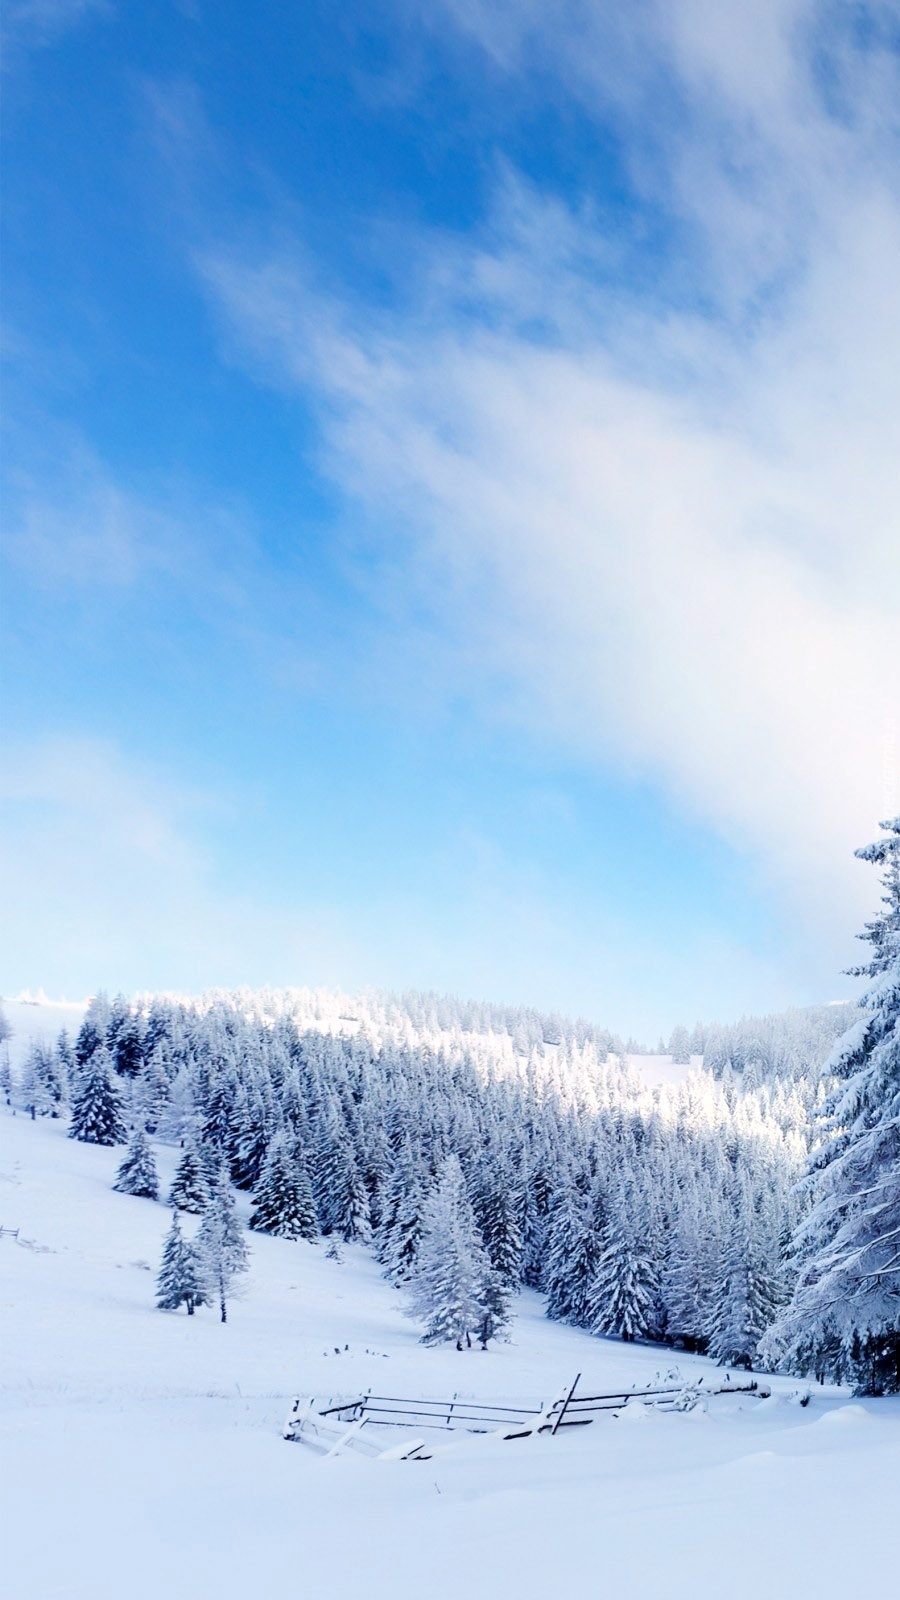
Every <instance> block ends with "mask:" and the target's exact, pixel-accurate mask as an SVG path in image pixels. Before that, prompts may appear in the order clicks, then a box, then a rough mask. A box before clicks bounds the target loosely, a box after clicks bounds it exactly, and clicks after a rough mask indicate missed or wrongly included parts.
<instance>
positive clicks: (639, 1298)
mask: <svg viewBox="0 0 900 1600" xmlns="http://www.w3.org/2000/svg"><path fill="white" fill-rule="evenodd" d="M657 1289H658V1285H657V1281H656V1273H655V1268H654V1262H653V1259H652V1256H651V1252H650V1250H649V1249H648V1247H647V1242H646V1234H645V1230H644V1229H642V1227H641V1218H640V1212H639V1209H638V1207H636V1203H635V1195H634V1191H633V1189H632V1187H631V1185H630V1184H627V1183H626V1184H623V1186H622V1188H621V1190H620V1193H619V1195H618V1197H617V1201H616V1204H615V1205H614V1206H613V1207H612V1208H611V1211H610V1214H609V1218H608V1221H607V1225H606V1228H605V1229H604V1235H603V1240H602V1246H601V1249H600V1252H599V1257H598V1260H597V1269H596V1272H595V1274H594V1279H593V1282H592V1283H591V1286H590V1289H589V1291H588V1295H587V1301H586V1307H585V1310H586V1322H587V1326H589V1328H590V1331H591V1333H597V1334H615V1335H616V1337H617V1338H619V1339H623V1340H625V1341H628V1340H631V1339H643V1338H647V1337H648V1335H649V1334H650V1332H651V1330H652V1327H653V1321H654V1314H655V1309H656V1299H657Z"/></svg>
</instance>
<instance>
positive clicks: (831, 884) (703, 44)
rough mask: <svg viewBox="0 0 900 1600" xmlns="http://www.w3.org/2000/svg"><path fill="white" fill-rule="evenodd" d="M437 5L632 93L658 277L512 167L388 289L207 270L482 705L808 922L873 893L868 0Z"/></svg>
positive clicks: (882, 413)
mask: <svg viewBox="0 0 900 1600" xmlns="http://www.w3.org/2000/svg"><path fill="white" fill-rule="evenodd" d="M451 9H453V10H454V12H455V15H456V18H457V21H458V22H459V23H461V24H462V25H463V26H465V27H466V28H467V29H468V30H469V32H470V33H471V34H472V35H473V36H475V37H477V38H478V40H479V42H480V45H481V46H482V47H483V48H484V49H485V50H489V51H490V52H491V54H492V57H493V59H494V62H495V64H497V65H498V67H499V69H500V70H502V71H515V72H519V73H527V72H528V71H529V70H530V68H531V63H532V62H533V60H534V58H535V56H536V55H537V54H538V52H539V51H540V52H543V57H544V62H545V70H546V62H547V61H550V62H551V63H555V70H556V71H557V72H558V74H559V77H560V81H561V82H562V83H563V84H564V86H565V88H566V90H567V91H569V92H571V93H573V94H579V95H581V96H582V97H588V96H589V94H591V93H593V94H595V95H596V96H597V101H598V108H599V110H600V113H601V114H602V115H604V116H606V117H613V118H614V119H618V125H619V126H620V127H621V128H622V129H623V131H625V132H627V133H628V134H629V135H631V134H633V133H634V130H635V128H636V127H637V125H638V123H641V124H643V121H644V119H645V118H646V117H647V113H648V109H649V104H650V97H651V95H652V94H653V93H654V92H656V91H657V89H658V90H659V92H660V93H661V94H662V95H663V99H662V100H661V102H660V105H661V116H660V119H659V122H658V124H657V125H656V127H655V128H654V127H653V125H652V123H650V124H648V125H647V126H642V131H641V133H640V135H639V136H638V135H635V137H634V138H633V139H632V141H631V144H630V146H629V148H630V149H631V152H632V157H633V160H634V162H635V164H636V166H637V167H638V168H639V169H640V177H641V181H642V182H643V184H644V186H645V191H646V193H647V194H648V195H652V196H653V199H654V203H655V204H657V205H659V206H662V205H663V204H665V206H666V207H667V208H668V210H669V212H670V214H671V215H672V216H673V217H674V218H675V219H676V220H678V219H680V220H681V222H682V223H683V224H684V225H685V227H687V228H689V229H690V230H693V233H692V235H691V242H689V243H687V244H685V245H684V248H683V250H682V253H681V266H680V279H679V273H672V272H669V271H667V270H666V268H665V266H663V267H662V268H661V273H660V280H659V282H658V284H657V292H656V294H655V296H654V297H652V298H648V296H647V294H646V292H642V294H641V295H635V294H633V293H632V292H631V291H630V289H629V285H628V282H627V272H626V271H623V270H622V265H623V264H622V263H621V262H618V263H613V266H612V268H611V269H609V270H607V269H606V267H605V266H604V257H603V251H604V243H605V241H604V236H603V233H602V229H601V228H600V227H599V226H598V222H597V219H596V218H595V217H594V216H592V214H591V208H590V204H589V202H586V203H585V206H584V207H583V208H582V209H581V210H579V211H574V210H572V208H571V207H568V208H567V207H565V206H563V205H562V202H561V201H560V200H559V199H558V198H557V197H554V196H552V195H547V194H541V193H539V192H538V191H536V190H535V189H533V188H529V186H528V185H526V184H524V183H521V182H518V181H517V180H516V179H515V178H514V177H513V176H510V175H507V176H506V178H504V179H503V181H502V183H501V185H500V191H499V198H498V206H497V211H496V214H495V216H494V218H493V219H492V220H491V223H490V224H489V226H487V227H486V228H485V229H484V231H483V232H482V234H481V236H480V237H478V238H475V239H471V238H470V239H468V240H463V239H456V240H449V241H448V239H447V238H446V237H441V238H440V239H434V240H433V241H432V242H431V243H430V244H429V241H428V240H427V239H422V238H420V239H418V240H416V241H414V245H413V248H412V249H410V242H409V241H408V240H407V241H405V243H406V257H407V259H409V257H410V255H412V256H413V257H414V259H415V260H416V261H417V262H418V273H417V275H416V274H407V278H406V283H405V285H404V289H405V295H406V298H405V300H404V303H403V305H402V307H401V309H400V310H399V311H396V312H392V313H385V312H383V311H382V312H380V313H378V314H377V315H376V314H373V312H372V308H371V307H359V306H355V305H354V304H352V303H351V302H349V301H345V303H343V304H341V303H340V301H339V300H338V299H337V298H336V297H335V296H330V297H329V296H325V295H323V294H322V293H321V292H320V291H319V290H318V288H317V287H316V285H315V282H314V279H313V278H312V276H311V274H310V272H309V270H308V266H307V264H306V263H305V261H304V259H303V255H302V252H301V251H300V250H299V249H297V250H294V249H292V248H291V247H289V246H287V247H285V246H284V245H282V246H280V247H279V248H278V249H276V250H270V251H259V252H256V253H253V252H247V251H235V250H233V249H223V250H219V251H211V252H210V251H207V252H206V253H205V255H204V256H203V258H202V260H201V263H200V265H201V270H202V272H203V275H204V278H205V281H206V283H207V285H208V286H209V288H210V290H211V292H212V295H213V296H214V298H215V301H216V303H217V305H218V306H219V308H220V310H221V311H222V312H223V313H224V315H225V318H226V320H227V325H228V327H229V329H230V334H231V337H232V338H237V339H238V340H239V341H241V342H242V343H243V346H244V349H245V351H246V352H247V353H248V355H250V356H251V357H252V360H253V361H254V363H255V364H256V370H257V371H258V372H265V371H266V370H268V371H269V372H277V373H278V381H279V382H283V381H284V379H285V377H287V378H288V379H289V380H290V381H293V382H296V383H297V384H299V385H303V386H304V387H307V388H311V389H313V390H314V391H317V392H318V394H319V396H320V400H321V402H322V419H323V434H324V439H325V460H326V464H327V469H328V470H329V471H330V472H331V473H332V474H333V476H334V477H335V478H336V480H337V481H338V482H339V483H340V484H341V485H342V486H343V488H344V490H345V491H346V493H347V495H348V496H349V497H350V498H351V499H352V500H353V502H354V503H355V504H356V506H357V507H358V509H359V510H360V511H361V513H362V514H363V515H364V516H365V517H367V518H369V519H370V520H371V521H372V522H373V523H377V526H378V529H379V535H380V537H381V538H382V540H384V539H385V537H387V535H386V530H392V532H393V535H394V538H395V540H396V542H395V543H394V545H393V550H394V554H395V556H397V555H398V554H399V553H400V552H402V556H403V558H404V559H406V560H407V561H408V562H409V566H410V571H411V573H412V577H411V580H410V589H409V594H410V595H411V596H412V594H415V595H416V598H417V600H418V599H419V598H420V597H421V593H422V590H423V586H424V589H425V591H426V592H427V594H428V596H429V602H430V603H431V604H433V605H434V607H435V611H436V613H437V614H440V615H442V616H443V618H444V619H445V621H446V622H447V624H448V625H449V626H450V627H451V628H452V629H453V630H454V632H455V634H456V637H457V639H458V641H459V646H460V651H461V652H463V653H465V654H466V655H467V656H468V657H470V658H471V655H472V653H473V650H474V651H476V652H477V654H478V656H479V658H480V660H481V661H482V663H490V664H491V665H492V666H494V667H496V668H498V669H499V671H500V672H501V673H502V674H503V675H505V681H506V682H507V683H508V684H509V683H511V684H512V685H513V690H512V695H511V702H508V703H507V704H506V705H505V707H503V708H502V710H503V712H504V713H505V714H512V715H516V716H518V717H521V718H522V719H524V720H527V721H528V722H529V723H530V724H531V725H532V726H535V727H537V728H538V729H539V730H540V731H541V732H542V734H543V735H544V736H548V737H552V738H562V739H565V740H566V741H568V742H569V743H570V744H571V745H573V746H575V747H576V748H577V749H578V750H579V751H580V752H581V753H582V754H583V756H585V757H586V758H587V759H592V760H600V761H602V762H606V763H614V764H618V765H621V766H624V767H625V768H626V769H627V770H629V771H630V772H632V773H634V772H637V773H641V774H643V775H646V776H648V777H650V778H651V779H653V780H655V781H657V782H658V783H660V784H661V785H662V786H664V788H665V789H666V790H667V791H668V792H669V793H670V794H671V795H673V796H675V797H676V798H677V799H678V800H679V802H680V803H681V804H683V805H684V806H685V807H686V808H687V809H688V810H689V811H690V812H691V813H692V814H694V815H696V816H698V817H701V818H703V819H705V820H706V821H707V822H708V823H710V824H711V825H712V826H714V827H715V828H716V829H717V830H718V831H719V832H720V833H721V834H722V835H723V836H724V837H726V838H727V839H728V840H730V841H731V842H733V843H736V844H737V845H738V846H739V847H740V848H742V849H745V850H747V851H748V852H750V853H751V854H753V855H754V856H755V857H756V859H757V860H758V862H759V865H760V870H761V872H762V873H763V874H765V875H768V876H769V877H770V878H771V879H772V881H773V882H774V883H775V884H776V885H777V886H778V887H779V888H780V889H781V891H782V892H784V893H786V894H787V896H788V898H789V900H790V901H791V902H797V901H801V902H803V903H804V904H805V905H806V907H807V910H808V912H809V920H808V921H806V919H801V924H799V925H803V926H805V927H806V929H807V932H809V930H810V929H812V928H814V929H815V930H816V931H815V933H814V934H813V935H812V936H813V937H814V938H815V939H817V940H819V941H821V940H822V939H825V940H826V941H828V940H830V939H832V938H833V937H834V935H833V934H832V933H831V932H830V931H828V930H833V929H835V928H836V926H837V925H838V924H840V923H842V922H843V919H845V918H853V919H856V918H858V916H859V915H860V912H861V908H862V905H863V902H864V899H865V897H866V896H867V895H868V896H871V887H872V886H871V884H869V883H863V882H862V881H861V877H860V875H859V873H858V869H854V866H853V863H852V861H851V851H852V848H853V846H854V845H855V844H856V843H857V842H859V841H860V840H863V839H865V838H866V837H867V836H868V834H869V833H870V832H871V831H872V828H873V825H874V823H875V820H876V818H877V816H878V815H879V814H880V813H881V812H882V811H883V810H884V809H885V808H886V807H887V806H888V804H889V803H890V796H889V795H888V794H886V793H885V788H886V779H885V773H886V771H889V762H888V761H887V759H886V751H887V750H888V749H889V745H890V740H891V737H892V733H891V730H892V728H893V727H895V725H896V715H897V698H898V697H897V691H896V661H895V656H896V638H897V627H898V615H900V561H898V551H900V541H898V532H897V521H896V507H897V504H898V489H900V481H898V467H897V463H898V461H900V414H898V405H897V396H896V372H897V370H898V369H900V310H898V305H897V300H896V289H895V285H896V282H897V281H898V278H900V207H898V202H897V187H896V186H897V179H898V176H900V162H898V159H897V149H896V145H895V143H894V140H895V134H896V118H895V114H894V110H893V109H892V107H893V100H892V94H893V92H894V90H895V87H896V77H895V75H894V74H895V68H896V59H895V57H894V56H893V55H892V54H891V52H890V50H889V48H888V46H887V43H886V41H885V38H884V36H883V31H882V25H883V24H884V23H885V19H886V18H888V16H889V15H890V8H887V7H882V6H879V7H876V8H873V9H872V11H871V25H870V26H869V27H868V29H867V30H866V29H864V28H862V27H860V28H859V29H858V30H857V32H856V34H854V33H853V32H852V30H849V29H848V28H846V27H842V26H840V25H839V18H838V14H837V13H836V12H835V13H833V14H832V12H831V11H828V10H826V12H825V13H822V12H821V8H813V7H812V6H810V5H806V4H800V3H797V4H787V3H784V4H774V3H773V4H770V5H766V6H763V7H762V8H758V9H757V8H754V17H753V25H752V27H751V21H750V16H749V13H747V12H746V8H742V7H740V6H737V5H734V6H728V7H726V8H724V9H725V11H727V13H728V20H729V27H726V26H725V23H724V22H723V21H722V19H721V18H720V17H719V15H718V12H717V11H716V9H715V8H713V9H711V8H710V7H709V6H707V5H705V4H700V3H699V0H698V3H696V4H684V5H681V6H677V7H671V8H670V7H664V6H661V7H656V6H655V5H654V6H649V5H648V6H639V7H637V8H636V9H635V10H634V12H633V14H632V12H631V10H629V12H628V13H627V16H628V18H629V20H628V21H626V22H625V23H621V24H619V23H616V24H614V23H613V21H612V20H611V19H612V18H613V17H614V16H616V17H621V16H624V15H626V14H625V13H620V12H614V11H613V8H608V7H582V6H562V7H554V8H551V10H550V11H549V12H548V11H547V10H546V8H533V9H529V8H528V7H527V6H526V7H521V6H516V7H510V8H505V7H499V8H497V7H493V6H491V7H482V6H481V5H479V4H476V3H472V4H469V3H465V4H464V3H462V0H460V3H459V4H457V5H455V6H454V7H452V8H451ZM561 18H562V24H564V25H562V24H561V20H560V19H561ZM814 24H815V26H814ZM729 28H730V29H731V31H729ZM736 40H737V41H738V43H736V42H735V41H736ZM741 41H743V48H739V47H738V45H739V44H740V42H741ZM410 277H413V278H414V279H415V282H414V287H413V288H412V289H411V288H410ZM688 283H691V284H693V287H694V289H695V291H697V292H696V293H695V294H694V296H693V297H692V299H691V302H690V303H688V296H687V295H686V293H685V286H686V285H687V284H688ZM386 570H387V571H388V572H389V574H390V581H391V583H392V584H395V583H396V581H397V571H398V567H397V565H396V561H395V560H389V563H388V566H387V568H386ZM485 681H486V682H489V683H490V684H491V685H492V686H493V685H495V684H496V681H497V677H496V675H490V676H488V677H487V678H486V680H485ZM496 710H497V708H496V707H495V708H494V712H495V713H496ZM823 930H825V931H823Z"/></svg>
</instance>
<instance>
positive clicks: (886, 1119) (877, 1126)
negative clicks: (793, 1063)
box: [765, 817, 900, 1394]
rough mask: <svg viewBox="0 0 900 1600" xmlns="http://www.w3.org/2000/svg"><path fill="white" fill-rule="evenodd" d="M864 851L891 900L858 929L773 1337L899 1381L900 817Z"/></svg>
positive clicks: (888, 1387)
mask: <svg viewBox="0 0 900 1600" xmlns="http://www.w3.org/2000/svg"><path fill="white" fill-rule="evenodd" d="M882 828H883V830H884V837H883V838H881V839H879V840H877V842H876V843H875V844H872V845H868V846H866V847H865V848H863V849H862V850H858V851H857V855H858V856H859V857H860V858H861V859H862V860H864V861H869V862H874V863H875V864H877V865H878V866H880V867H881V868H882V869H883V883H884V891H885V892H884V895H883V897H882V903H883V905H884V911H883V912H882V914H881V915H880V916H879V917H878V918H877V919H876V921H874V922H871V923H868V924H867V926H866V929H865V932H864V933H863V934H861V935H860V937H861V938H863V939H866V940H868V942H869V943H870V944H871V945H872V955H871V959H870V960H869V961H868V962H866V963H865V964H864V965H863V966H862V967H859V968H856V969H855V971H856V972H858V973H861V974H864V975H865V976H866V977H868V978H870V979H871V980H872V981H871V983H870V984H869V987H868V989H867V990H866V992H865V994H864V995H863V996H862V997H861V999H860V1002H859V1003H860V1006H861V1007H862V1009H863V1016H862V1017H860V1019H859V1021H858V1022H856V1023H855V1024H854V1025H853V1026H852V1027H851V1028H849V1029H848V1030H847V1032H846V1033H845V1034H844V1035H843V1036H842V1037H841V1038H840V1039H839V1040H838V1042H837V1044H836V1046H835V1048H834V1050H833V1052H832V1055H831V1057H830V1058H829V1060H828V1061H827V1062H826V1064H825V1068H824V1073H825V1078H826V1081H829V1080H830V1081H834V1080H837V1084H836V1087H835V1088H834V1089H833V1090H832V1092H831V1093H830V1094H829V1096H828V1098H827V1100H826V1102H825V1105H824V1109H823V1117H824V1134H825V1138H824V1142H823V1144H822V1145H821V1146H820V1147H819V1148H818V1149H816V1150H815V1151H814V1153H813V1156H812V1161H811V1171H810V1178H809V1182H810V1188H811V1190H812V1195H813V1200H814V1204H813V1208H812V1211H811V1213H810V1215H809V1217H808V1218H807V1219H806V1220H805V1221H804V1222H803V1223H802V1224H801V1226H800V1229H799V1232H798V1236H797V1240H796V1248H797V1253H798V1255H799V1257H800V1259H801V1262H802V1265H801V1269H800V1272H799V1276H798V1279H797V1284H796V1289H795V1292H794V1296H793V1300H792V1302H791V1304H790V1306H789V1308H788V1310H787V1312H786V1313H785V1315H784V1317H783V1318H782V1319H781V1320H780V1322H779V1323H778V1324H776V1326H775V1328H774V1329H773V1331H772V1333H771V1334H770V1336H769V1338H768V1339H767V1340H766V1345H765V1348H766V1350H767V1352H768V1353H769V1354H770V1355H776V1356H780V1357H781V1359H782V1360H783V1361H784V1362H786V1363H787V1364H788V1365H802V1366H804V1367H805V1368H806V1370H808V1371H815V1372H818V1373H820V1374H822V1375H831V1376H833V1377H835V1378H839V1379H847V1378H849V1379H851V1380H852V1381H853V1382H854V1383H855V1384H856V1386H857V1388H858V1390H859V1391H860V1392H861V1393H864V1394H880V1393H891V1394H895V1393H898V1392H900V817H895V818H893V819H892V820H891V821H889V822H884V823H882Z"/></svg>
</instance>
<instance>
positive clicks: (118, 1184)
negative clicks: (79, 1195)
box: [113, 1127, 159, 1200]
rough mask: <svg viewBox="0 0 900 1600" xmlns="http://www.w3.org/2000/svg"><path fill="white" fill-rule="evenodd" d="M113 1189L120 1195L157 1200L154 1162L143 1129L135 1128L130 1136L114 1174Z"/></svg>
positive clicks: (157, 1178) (157, 1192)
mask: <svg viewBox="0 0 900 1600" xmlns="http://www.w3.org/2000/svg"><path fill="white" fill-rule="evenodd" d="M113 1188H114V1189H117V1190H118V1191H119V1193H120V1194H133V1195H137V1196H139V1197H140V1198H141V1199H144V1200H158V1199H159V1176H158V1174H157V1171H156V1162H155V1161H154V1159H153V1151H152V1150H151V1148H150V1144H149V1141H148V1139H147V1135H146V1134H145V1132H144V1130H143V1128H141V1127H137V1128H135V1130H134V1132H133V1133H132V1135H131V1139H130V1140H129V1143H128V1150H127V1152H126V1154H125V1158H124V1160H123V1161H122V1164H121V1166H120V1167H119V1170H118V1172H117V1173H116V1181H115V1183H114V1184H113Z"/></svg>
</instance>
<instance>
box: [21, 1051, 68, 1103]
mask: <svg viewBox="0 0 900 1600" xmlns="http://www.w3.org/2000/svg"><path fill="white" fill-rule="evenodd" d="M67 1093H68V1083H67V1081H66V1076H65V1073H64V1071H63V1068H62V1067H61V1066H60V1063H59V1060H58V1057H57V1054H56V1051H55V1050H53V1049H51V1048H50V1046H49V1045H47V1044H44V1042H43V1040H41V1039H36V1040H35V1041H34V1043H33V1044H32V1046H31V1048H30V1050H29V1051H28V1054H27V1056H26V1057H25V1062H24V1065H23V1068H22V1099H23V1101H24V1103H25V1109H26V1111H30V1112H31V1115H32V1117H34V1116H39V1117H58V1116H60V1115H61V1112H62V1110H63V1107H64V1105H65V1101H66V1096H67Z"/></svg>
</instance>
